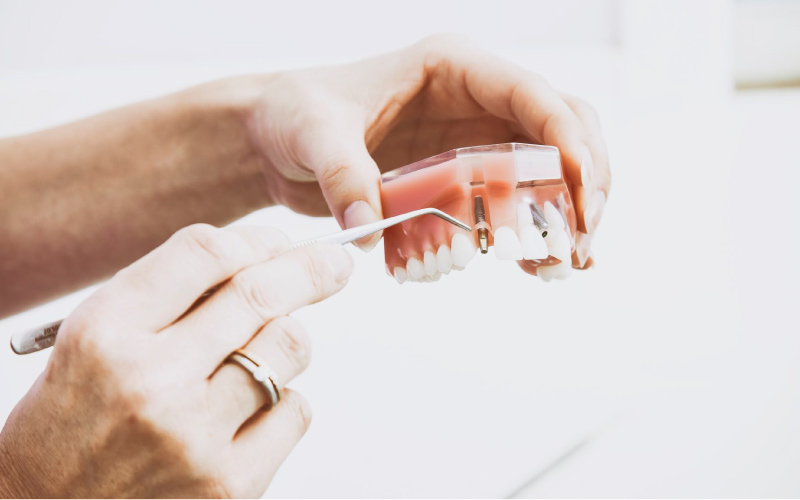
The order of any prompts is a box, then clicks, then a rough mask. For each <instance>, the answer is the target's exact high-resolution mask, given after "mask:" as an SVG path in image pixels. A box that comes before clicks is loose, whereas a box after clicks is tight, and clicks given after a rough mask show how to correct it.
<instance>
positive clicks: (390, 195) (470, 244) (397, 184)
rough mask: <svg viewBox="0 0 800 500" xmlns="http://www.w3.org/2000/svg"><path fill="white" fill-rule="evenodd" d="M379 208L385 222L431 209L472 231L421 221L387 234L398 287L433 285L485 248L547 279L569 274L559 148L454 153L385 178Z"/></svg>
mask: <svg viewBox="0 0 800 500" xmlns="http://www.w3.org/2000/svg"><path fill="white" fill-rule="evenodd" d="M381 202H382V205H383V215H384V217H391V216H394V215H399V214H402V213H406V212H409V211H411V210H416V209H420V208H427V207H434V208H438V209H440V210H443V211H445V212H447V213H448V214H450V215H452V216H453V217H455V218H457V219H460V220H462V221H464V222H466V223H468V224H471V225H472V226H473V231H472V233H469V232H467V231H463V230H461V229H459V228H457V227H455V226H453V225H452V224H448V223H447V222H445V221H443V220H441V219H437V218H435V217H428V216H425V217H419V218H417V219H412V220H409V221H406V222H404V223H402V224H398V225H397V226H394V227H391V228H389V229H387V230H386V231H385V232H384V248H385V252H386V267H387V271H388V272H389V273H390V274H392V275H393V276H394V277H395V278H397V280H398V281H399V282H401V283H402V282H403V281H406V280H409V281H435V280H438V279H439V278H440V277H441V275H442V274H448V273H449V272H450V270H451V269H463V268H464V267H465V266H466V265H467V263H468V262H469V261H470V260H471V259H472V257H473V256H474V255H475V253H476V251H477V249H478V248H480V250H481V252H482V253H486V252H487V251H488V247H489V246H493V247H494V253H495V256H496V257H497V258H498V259H501V260H515V261H526V262H524V265H526V266H527V267H535V268H536V269H537V274H538V275H539V276H540V277H542V278H543V279H545V280H547V281H549V280H550V279H552V278H565V277H567V276H569V274H570V273H571V270H572V263H573V252H574V250H575V231H576V219H575V209H574V208H573V206H572V199H571V197H570V194H569V190H568V189H567V185H566V183H565V182H564V178H563V173H562V169H561V155H560V154H559V152H558V149H557V148H554V147H551V146H536V145H531V144H518V143H509V144H497V145H493V146H476V147H470V148H461V149H454V150H452V151H448V152H446V153H442V154H440V155H437V156H433V157H431V158H427V159H425V160H420V161H418V162H416V163H412V164H410V165H407V166H405V167H401V168H398V169H395V170H392V171H391V172H388V173H386V174H384V176H383V178H382V179H381ZM575 260H576V262H575V263H576V267H578V266H579V263H578V262H577V259H575ZM580 265H582V263H580Z"/></svg>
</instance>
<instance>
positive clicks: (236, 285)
mask: <svg viewBox="0 0 800 500" xmlns="http://www.w3.org/2000/svg"><path fill="white" fill-rule="evenodd" d="M231 285H232V286H233V289H234V291H235V292H236V294H237V295H238V298H239V300H240V301H241V302H242V303H243V304H244V305H245V306H246V307H247V309H248V310H250V311H251V312H252V313H253V314H254V315H255V316H256V317H257V318H258V319H259V320H260V321H262V322H263V323H266V322H267V321H269V320H270V319H272V318H273V317H274V316H275V315H274V312H273V311H274V309H275V303H276V298H275V297H274V296H273V294H272V293H270V290H271V288H270V287H267V286H264V284H263V283H262V282H261V280H260V279H259V277H258V276H257V275H256V274H255V273H253V272H248V271H243V272H240V273H238V274H236V275H235V276H234V277H233V278H232V280H231Z"/></svg>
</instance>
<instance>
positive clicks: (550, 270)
mask: <svg viewBox="0 0 800 500" xmlns="http://www.w3.org/2000/svg"><path fill="white" fill-rule="evenodd" d="M555 267H556V266H539V267H538V268H536V275H537V276H539V277H540V278H541V279H542V281H544V282H548V281H550V280H552V279H553V278H555V277H556V270H555V269H554V268H555Z"/></svg>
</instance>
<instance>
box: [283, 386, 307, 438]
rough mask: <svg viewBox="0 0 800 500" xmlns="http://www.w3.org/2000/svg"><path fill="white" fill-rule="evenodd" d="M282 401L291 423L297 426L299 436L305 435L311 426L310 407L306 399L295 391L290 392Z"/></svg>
mask: <svg viewBox="0 0 800 500" xmlns="http://www.w3.org/2000/svg"><path fill="white" fill-rule="evenodd" d="M288 396H289V397H287V398H286V399H285V400H284V404H285V405H286V406H287V410H288V411H289V412H290V413H291V416H292V421H293V422H294V423H295V425H297V430H298V431H299V432H300V434H303V433H305V431H306V430H307V429H308V427H309V426H310V425H311V405H310V404H309V403H308V401H307V400H306V398H304V397H303V396H301V395H300V394H298V393H297V392H295V391H290V392H289V394H288Z"/></svg>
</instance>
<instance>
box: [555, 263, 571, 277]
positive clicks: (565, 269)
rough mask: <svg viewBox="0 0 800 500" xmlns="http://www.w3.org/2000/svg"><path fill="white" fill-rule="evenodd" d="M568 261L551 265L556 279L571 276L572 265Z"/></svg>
mask: <svg viewBox="0 0 800 500" xmlns="http://www.w3.org/2000/svg"><path fill="white" fill-rule="evenodd" d="M570 262H571V261H570ZM570 262H562V263H561V264H556V265H555V266H553V269H554V270H555V278H556V279H557V280H565V279H567V278H569V277H570V276H572V265H571V263H570Z"/></svg>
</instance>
